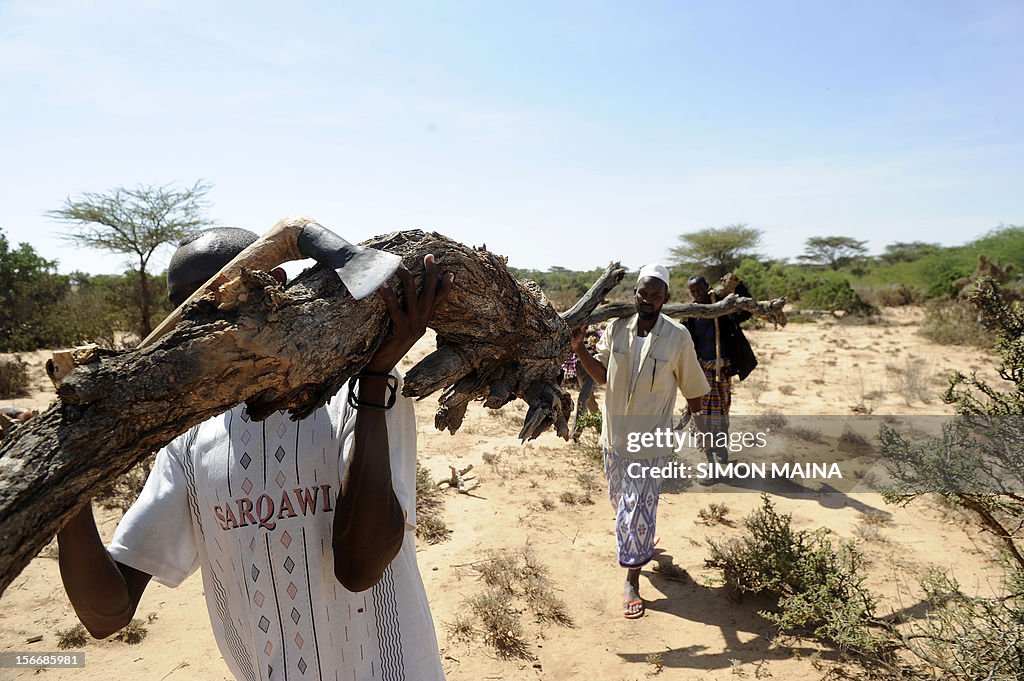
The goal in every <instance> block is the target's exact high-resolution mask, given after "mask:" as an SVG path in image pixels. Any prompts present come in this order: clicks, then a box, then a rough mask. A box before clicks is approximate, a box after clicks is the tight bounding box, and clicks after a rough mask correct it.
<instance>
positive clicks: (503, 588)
mask: <svg viewBox="0 0 1024 681" xmlns="http://www.w3.org/2000/svg"><path fill="white" fill-rule="evenodd" d="M474 568H475V569H476V571H477V572H479V573H480V577H481V579H482V580H483V582H484V584H485V585H486V588H485V589H484V591H482V592H480V593H478V594H476V595H475V596H472V597H470V598H468V599H467V600H466V608H465V609H464V610H466V611H468V612H469V613H471V617H466V616H465V615H460V616H457V617H456V618H455V620H453V621H451V622H448V623H446V624H445V628H446V630H447V631H448V635H449V638H450V640H455V641H463V642H467V643H468V642H471V641H473V640H477V639H479V640H481V641H482V642H483V643H484V644H486V645H488V646H490V647H491V648H493V649H494V651H495V652H496V653H497V654H498V656H499V657H501V658H503V659H532V658H533V654H532V653H531V651H530V649H529V646H528V645H527V640H528V639H529V638H532V637H533V636H539V637H542V636H543V635H544V630H543V629H538V630H537V631H536V632H533V633H532V635H531V633H530V632H528V631H527V629H526V627H525V625H524V624H523V622H522V619H521V618H520V614H521V613H524V612H530V613H532V614H533V616H534V620H535V622H536V623H538V624H541V625H546V624H558V625H561V626H572V624H573V621H572V617H571V616H570V614H569V609H568V607H567V606H566V604H565V603H564V602H563V601H562V600H561V599H560V598H558V596H557V595H556V594H555V592H554V587H553V584H552V582H551V580H550V578H549V577H548V569H547V567H546V566H545V565H543V564H541V563H540V562H539V561H538V560H537V557H536V556H535V555H534V553H533V550H532V549H531V548H530V546H524V547H523V548H521V549H519V550H515V551H491V552H489V553H488V554H487V558H486V559H485V560H483V561H480V562H479V563H476V564H474Z"/></svg>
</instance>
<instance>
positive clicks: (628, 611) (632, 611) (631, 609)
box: [622, 598, 645, 620]
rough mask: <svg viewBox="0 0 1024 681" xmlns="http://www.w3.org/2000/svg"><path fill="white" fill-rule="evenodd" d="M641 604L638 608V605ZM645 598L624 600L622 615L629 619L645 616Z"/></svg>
mask: <svg viewBox="0 0 1024 681" xmlns="http://www.w3.org/2000/svg"><path fill="white" fill-rule="evenodd" d="M638 605H639V606H640V609H639V610H637V609H636V606H638ZM644 610H645V607H644V599H642V598H638V599H636V600H635V601H623V602H622V616H623V617H625V618H626V619H627V620H635V619H640V618H641V617H643V616H644Z"/></svg>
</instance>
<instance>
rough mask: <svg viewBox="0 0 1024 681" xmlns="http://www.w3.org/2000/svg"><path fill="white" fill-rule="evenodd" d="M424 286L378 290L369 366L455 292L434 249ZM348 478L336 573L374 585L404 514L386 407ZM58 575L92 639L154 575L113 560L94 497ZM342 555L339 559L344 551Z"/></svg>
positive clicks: (372, 389)
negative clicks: (380, 337) (384, 325)
mask: <svg viewBox="0 0 1024 681" xmlns="http://www.w3.org/2000/svg"><path fill="white" fill-rule="evenodd" d="M424 265H425V266H426V285H425V286H424V292H423V293H422V294H421V295H420V296H416V294H415V290H416V287H415V283H414V281H413V278H412V275H411V274H410V273H409V272H408V271H407V270H404V268H403V269H402V270H400V271H399V277H400V279H401V280H402V286H403V289H404V290H405V291H406V292H407V296H406V303H405V309H404V310H403V309H402V308H401V306H400V305H399V303H398V298H397V296H396V295H395V293H394V292H393V291H392V290H391V289H390V288H388V287H387V286H385V287H382V288H381V291H380V293H381V295H382V296H383V298H384V302H385V304H386V305H387V306H388V311H389V312H390V313H391V319H392V332H391V334H390V335H389V336H388V338H387V339H385V341H384V343H383V344H382V345H381V347H380V348H379V349H378V351H377V353H376V354H375V355H374V356H373V358H371V360H370V362H369V364H367V366H366V369H365V370H366V371H372V372H378V373H386V372H389V371H390V370H391V369H392V368H394V366H395V364H397V363H398V360H400V359H401V358H402V357H403V356H404V355H405V353H406V352H408V350H409V348H410V347H412V345H413V344H414V343H415V342H416V341H417V340H418V339H419V338H420V336H422V335H423V333H424V331H425V329H426V322H427V320H429V319H430V317H431V316H432V315H433V312H434V309H435V308H436V306H437V305H438V304H440V303H441V302H442V301H443V300H444V299H445V298H446V297H447V295H448V293H449V292H450V291H451V287H452V275H450V274H449V275H446V276H445V277H444V278H443V280H442V281H441V282H440V285H438V280H437V268H436V266H435V265H434V259H433V256H427V257H426V258H424ZM385 386H386V379H384V378H375V379H363V380H362V385H360V387H359V395H360V397H361V398H362V399H363V400H366V401H370V402H374V403H377V404H382V403H383V402H384V398H385V392H386V387H385ZM355 437H356V443H355V447H354V449H353V454H352V463H351V465H350V468H349V471H348V476H347V479H346V480H345V483H344V484H343V486H342V492H341V496H340V498H339V500H338V504H337V510H336V511H335V518H334V528H333V539H332V542H333V546H334V554H335V565H334V573H335V575H336V576H337V578H338V580H339V581H340V582H341V583H342V585H343V586H345V588H347V589H349V590H351V591H361V590H364V589H367V588H369V587H370V586H373V584H376V582H377V580H379V579H380V575H381V574H383V572H384V569H385V568H386V567H387V566H388V564H389V563H390V562H391V561H392V560H393V559H394V557H395V555H397V553H398V550H399V549H400V548H401V546H402V541H403V539H404V533H405V517H404V514H403V513H402V509H401V507H400V506H399V505H398V500H397V498H396V497H395V493H394V490H393V488H392V487H391V463H390V453H389V449H388V439H387V424H386V422H385V420H384V412H380V411H371V410H366V409H361V410H360V411H359V413H358V414H357V416H356V432H355ZM57 544H58V546H59V564H60V574H61V580H62V581H63V583H64V589H65V591H66V592H67V594H68V600H69V601H70V602H71V605H72V607H73V608H74V609H75V613H76V614H77V615H78V619H79V620H80V621H81V622H82V624H83V625H84V626H85V628H86V629H87V630H88V631H89V633H90V634H91V635H92V636H93V637H95V638H106V637H107V636H110V635H111V634H114V633H116V632H117V631H119V630H120V629H123V628H124V627H125V626H127V625H128V623H129V622H131V620H132V617H134V616H135V611H136V610H137V608H138V606H139V601H140V600H141V599H142V594H143V592H144V591H145V589H146V586H147V585H148V584H149V581H150V579H152V576H151V575H149V574H147V573H145V572H142V571H140V570H136V569H135V568H132V567H129V566H127V565H124V564H122V563H118V562H117V561H115V560H114V559H113V558H112V557H111V555H110V554H109V553H107V549H106V546H105V545H104V544H103V541H102V539H101V538H100V535H99V532H98V531H97V529H96V521H95V519H94V518H93V514H92V506H91V504H85V505H84V506H83V507H82V508H81V509H80V510H79V511H78V512H77V513H75V514H74V515H73V516H72V517H71V519H70V520H68V522H67V524H65V525H64V527H63V528H62V529H61V530H60V532H58V533H57ZM339 556H340V558H339Z"/></svg>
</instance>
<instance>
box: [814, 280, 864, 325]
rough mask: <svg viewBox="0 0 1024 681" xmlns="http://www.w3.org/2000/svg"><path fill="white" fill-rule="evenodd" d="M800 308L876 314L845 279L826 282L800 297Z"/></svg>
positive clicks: (862, 314)
mask: <svg viewBox="0 0 1024 681" xmlns="http://www.w3.org/2000/svg"><path fill="white" fill-rule="evenodd" d="M800 307H802V308H804V309H808V310H828V311H829V312H836V311H837V310H843V311H845V312H846V313H847V314H851V315H858V316H864V317H867V316H871V315H873V314H875V313H877V312H878V310H876V309H875V308H874V307H873V306H872V305H870V304H868V303H866V302H865V301H864V299H863V298H861V297H860V296H859V295H857V292H856V291H854V290H853V287H852V286H850V282H848V281H846V280H845V279H839V280H834V281H826V282H822V283H820V284H818V285H817V286H815V287H814V288H812V289H810V290H809V291H806V292H805V293H803V294H802V295H801V296H800Z"/></svg>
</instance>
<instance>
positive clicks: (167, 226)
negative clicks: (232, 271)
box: [46, 180, 211, 338]
mask: <svg viewBox="0 0 1024 681" xmlns="http://www.w3.org/2000/svg"><path fill="white" fill-rule="evenodd" d="M210 189H211V185H209V184H207V183H206V182H203V181H202V180H199V181H197V182H196V183H195V184H194V185H192V186H191V187H186V188H185V189H175V188H173V187H171V186H170V185H164V186H157V185H139V186H138V187H136V188H134V189H128V188H125V187H117V188H115V189H112V190H111V191H109V192H107V193H105V194H94V193H85V194H82V195H81V197H79V198H78V199H76V200H72V198H71V197H70V196H69V197H68V198H67V199H66V201H65V203H64V206H63V207H61V208H58V209H56V210H52V211H48V212H47V213H46V214H47V215H48V216H49V217H52V218H56V219H57V220H60V221H62V222H68V223H73V224H75V225H76V227H75V229H74V231H72V232H69V233H67V234H65V237H66V238H67V239H69V240H70V241H72V242H73V243H75V244H78V245H79V246H85V247H87V248H98V249H101V250H105V251H110V252H112V253H123V254H125V255H127V256H130V257H131V258H132V265H131V269H132V272H133V273H134V275H135V277H136V281H137V283H138V297H137V300H135V301H134V304H135V305H136V306H137V307H138V315H139V316H138V323H139V328H138V332H139V337H140V338H145V337H146V336H148V335H149V332H150V331H152V330H153V325H152V320H151V317H152V314H153V307H154V304H155V302H156V299H157V297H158V295H159V287H158V286H154V285H153V282H152V281H151V277H150V274H149V272H148V270H147V268H148V266H149V261H150V259H151V258H152V257H153V253H155V252H156V250H157V249H158V248H160V247H161V246H163V245H164V244H171V243H176V242H177V241H178V240H180V239H181V238H182V237H184V236H185V235H187V234H189V233H190V232H193V231H195V230H197V229H199V228H200V227H203V226H205V225H208V224H210V222H209V220H208V219H207V218H206V217H205V216H204V211H205V210H206V208H207V202H206V200H205V199H206V194H207V192H209V191H210Z"/></svg>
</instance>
